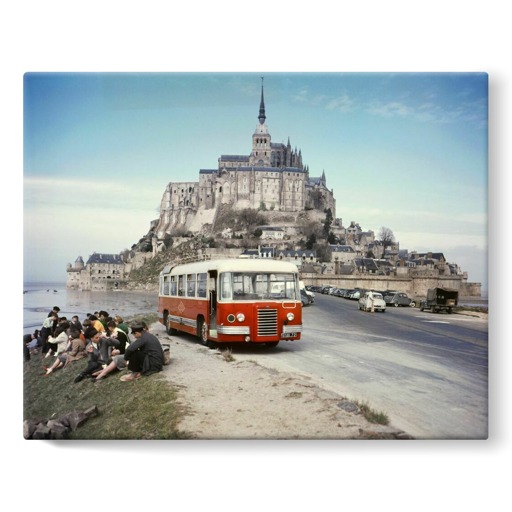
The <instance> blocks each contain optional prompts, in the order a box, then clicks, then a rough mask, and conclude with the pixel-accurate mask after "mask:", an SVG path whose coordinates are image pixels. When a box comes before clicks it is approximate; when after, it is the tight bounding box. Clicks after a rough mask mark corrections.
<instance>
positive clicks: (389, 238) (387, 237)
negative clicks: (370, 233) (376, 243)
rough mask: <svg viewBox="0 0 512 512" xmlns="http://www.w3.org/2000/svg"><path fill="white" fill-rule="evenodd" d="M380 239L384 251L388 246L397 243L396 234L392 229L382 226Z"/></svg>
mask: <svg viewBox="0 0 512 512" xmlns="http://www.w3.org/2000/svg"><path fill="white" fill-rule="evenodd" d="M379 240H380V241H381V242H382V246H383V247H384V251H386V247H389V246H391V245H393V244H394V243H395V235H394V234H393V231H391V229H389V228H386V227H385V226H382V227H381V228H380V231H379Z"/></svg>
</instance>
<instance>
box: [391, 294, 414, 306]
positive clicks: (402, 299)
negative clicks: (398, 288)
mask: <svg viewBox="0 0 512 512" xmlns="http://www.w3.org/2000/svg"><path fill="white" fill-rule="evenodd" d="M384 300H385V301H386V304H388V305H389V306H395V308H398V307H399V306H409V307H411V308H415V307H416V302H415V301H414V300H412V299H411V298H410V297H408V296H407V294H406V293H403V292H397V293H394V294H393V295H386V296H385V297H384Z"/></svg>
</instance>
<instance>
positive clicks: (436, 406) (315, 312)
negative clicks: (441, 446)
mask: <svg viewBox="0 0 512 512" xmlns="http://www.w3.org/2000/svg"><path fill="white" fill-rule="evenodd" d="M487 341H488V324H487V321H484V320H481V319H478V318H475V317H470V316H465V315H458V314H452V315H449V314H447V313H440V314H433V313H430V312H420V311H419V309H412V308H388V310H387V311H386V312H385V313H365V312H363V311H359V309H358V306H357V301H350V300H346V299H341V298H338V297H332V296H325V295H321V294H317V297H316V303H315V304H314V305H312V306H309V307H307V308H304V333H303V336H302V340H300V341H298V342H281V344H280V345H279V346H278V347H277V348H275V349H272V350H271V349H261V348H259V347H258V348H257V349H250V348H247V347H243V348H234V349H233V354H234V355H235V357H236V358H237V359H244V358H246V359H251V360H255V361H257V362H258V363H259V364H261V365H263V366H266V367H270V368H276V369H281V370H288V371H296V372H300V373H303V374H306V375H307V376H309V377H310V378H311V379H312V380H314V381H316V382H318V383H321V385H322V386H324V387H326V388H328V389H331V390H333V391H335V392H337V393H340V394H341V395H343V396H346V397H349V398H352V399H355V400H360V401H367V402H368V403H369V405H370V406H371V407H372V408H374V409H376V410H378V411H383V412H386V413H387V414H388V416H389V417H390V421H391V423H392V424H393V425H394V426H395V427H397V428H400V429H402V430H404V431H406V432H408V433H409V434H411V435H413V436H414V437H416V438H420V439H485V438H486V437H487V432H488V430H487V419H488V414H487V413H488V410H487V407H488V349H487Z"/></svg>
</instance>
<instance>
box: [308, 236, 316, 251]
mask: <svg viewBox="0 0 512 512" xmlns="http://www.w3.org/2000/svg"><path fill="white" fill-rule="evenodd" d="M315 244H316V235H315V233H312V234H311V236H310V237H309V238H308V239H307V241H306V249H308V251H310V250H311V249H313V247H314V245H315Z"/></svg>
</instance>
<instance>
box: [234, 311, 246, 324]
mask: <svg viewBox="0 0 512 512" xmlns="http://www.w3.org/2000/svg"><path fill="white" fill-rule="evenodd" d="M236 319H237V320H238V321H239V322H243V321H244V320H245V315H244V314H243V313H237V315H236Z"/></svg>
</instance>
